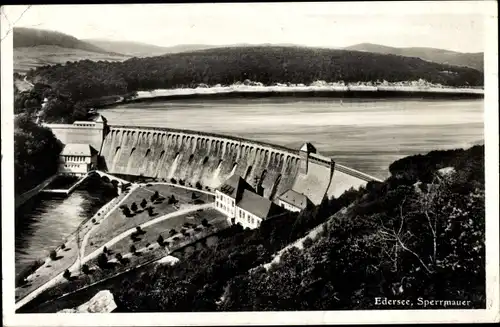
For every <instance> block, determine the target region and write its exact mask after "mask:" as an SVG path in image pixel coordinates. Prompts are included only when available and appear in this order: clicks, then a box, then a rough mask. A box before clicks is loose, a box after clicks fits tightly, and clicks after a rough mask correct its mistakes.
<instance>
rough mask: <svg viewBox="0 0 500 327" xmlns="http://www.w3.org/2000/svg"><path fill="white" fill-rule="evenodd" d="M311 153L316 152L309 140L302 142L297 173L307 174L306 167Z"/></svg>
mask: <svg viewBox="0 0 500 327" xmlns="http://www.w3.org/2000/svg"><path fill="white" fill-rule="evenodd" d="M311 153H316V148H315V147H314V145H312V144H311V143H309V142H306V143H304V145H302V147H301V148H300V150H299V155H300V167H299V173H301V174H304V175H307V169H308V167H309V155H310V154H311Z"/></svg>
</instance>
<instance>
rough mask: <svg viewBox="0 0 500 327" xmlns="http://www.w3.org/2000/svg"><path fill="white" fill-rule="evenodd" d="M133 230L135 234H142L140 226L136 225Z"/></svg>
mask: <svg viewBox="0 0 500 327" xmlns="http://www.w3.org/2000/svg"><path fill="white" fill-rule="evenodd" d="M135 230H136V232H137V234H143V233H144V231H143V230H142V228H141V226H137V227H136V228H135Z"/></svg>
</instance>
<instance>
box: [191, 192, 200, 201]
mask: <svg viewBox="0 0 500 327" xmlns="http://www.w3.org/2000/svg"><path fill="white" fill-rule="evenodd" d="M197 198H198V197H197V196H196V193H194V192H193V193H192V194H191V200H196V199H197Z"/></svg>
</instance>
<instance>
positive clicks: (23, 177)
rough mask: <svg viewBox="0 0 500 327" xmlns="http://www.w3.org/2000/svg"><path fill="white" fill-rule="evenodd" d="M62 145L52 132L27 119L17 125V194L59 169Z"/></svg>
mask: <svg viewBox="0 0 500 327" xmlns="http://www.w3.org/2000/svg"><path fill="white" fill-rule="evenodd" d="M61 150H62V144H61V143H60V142H59V141H58V140H57V139H56V137H55V136H54V134H53V133H52V131H51V130H50V129H48V128H45V127H42V126H39V125H37V124H35V123H34V122H33V120H32V119H31V117H29V116H28V115H20V116H18V117H16V118H15V121H14V175H15V183H14V184H15V192H16V194H21V193H23V192H25V191H27V190H29V189H31V188H33V187H34V186H36V185H37V184H39V183H41V182H42V181H43V180H45V179H47V178H48V177H50V176H51V175H53V174H55V173H56V172H57V169H58V163H59V154H60V152H61Z"/></svg>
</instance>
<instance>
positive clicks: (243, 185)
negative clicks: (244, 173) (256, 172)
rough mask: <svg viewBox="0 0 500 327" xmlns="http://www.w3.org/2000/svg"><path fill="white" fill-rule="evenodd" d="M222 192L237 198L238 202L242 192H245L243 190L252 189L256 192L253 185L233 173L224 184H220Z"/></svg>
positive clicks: (219, 188)
mask: <svg viewBox="0 0 500 327" xmlns="http://www.w3.org/2000/svg"><path fill="white" fill-rule="evenodd" d="M217 190H219V191H220V192H222V193H224V194H226V195H228V196H230V197H232V198H233V199H236V202H238V201H239V200H240V199H241V194H242V193H243V190H250V191H252V192H255V190H254V189H253V187H251V186H250V184H248V183H247V181H245V180H244V179H243V178H241V176H240V175H236V174H234V175H232V176H231V177H229V178H228V179H227V180H226V181H225V182H224V184H222V185H221V186H219V187H218V188H217Z"/></svg>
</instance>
